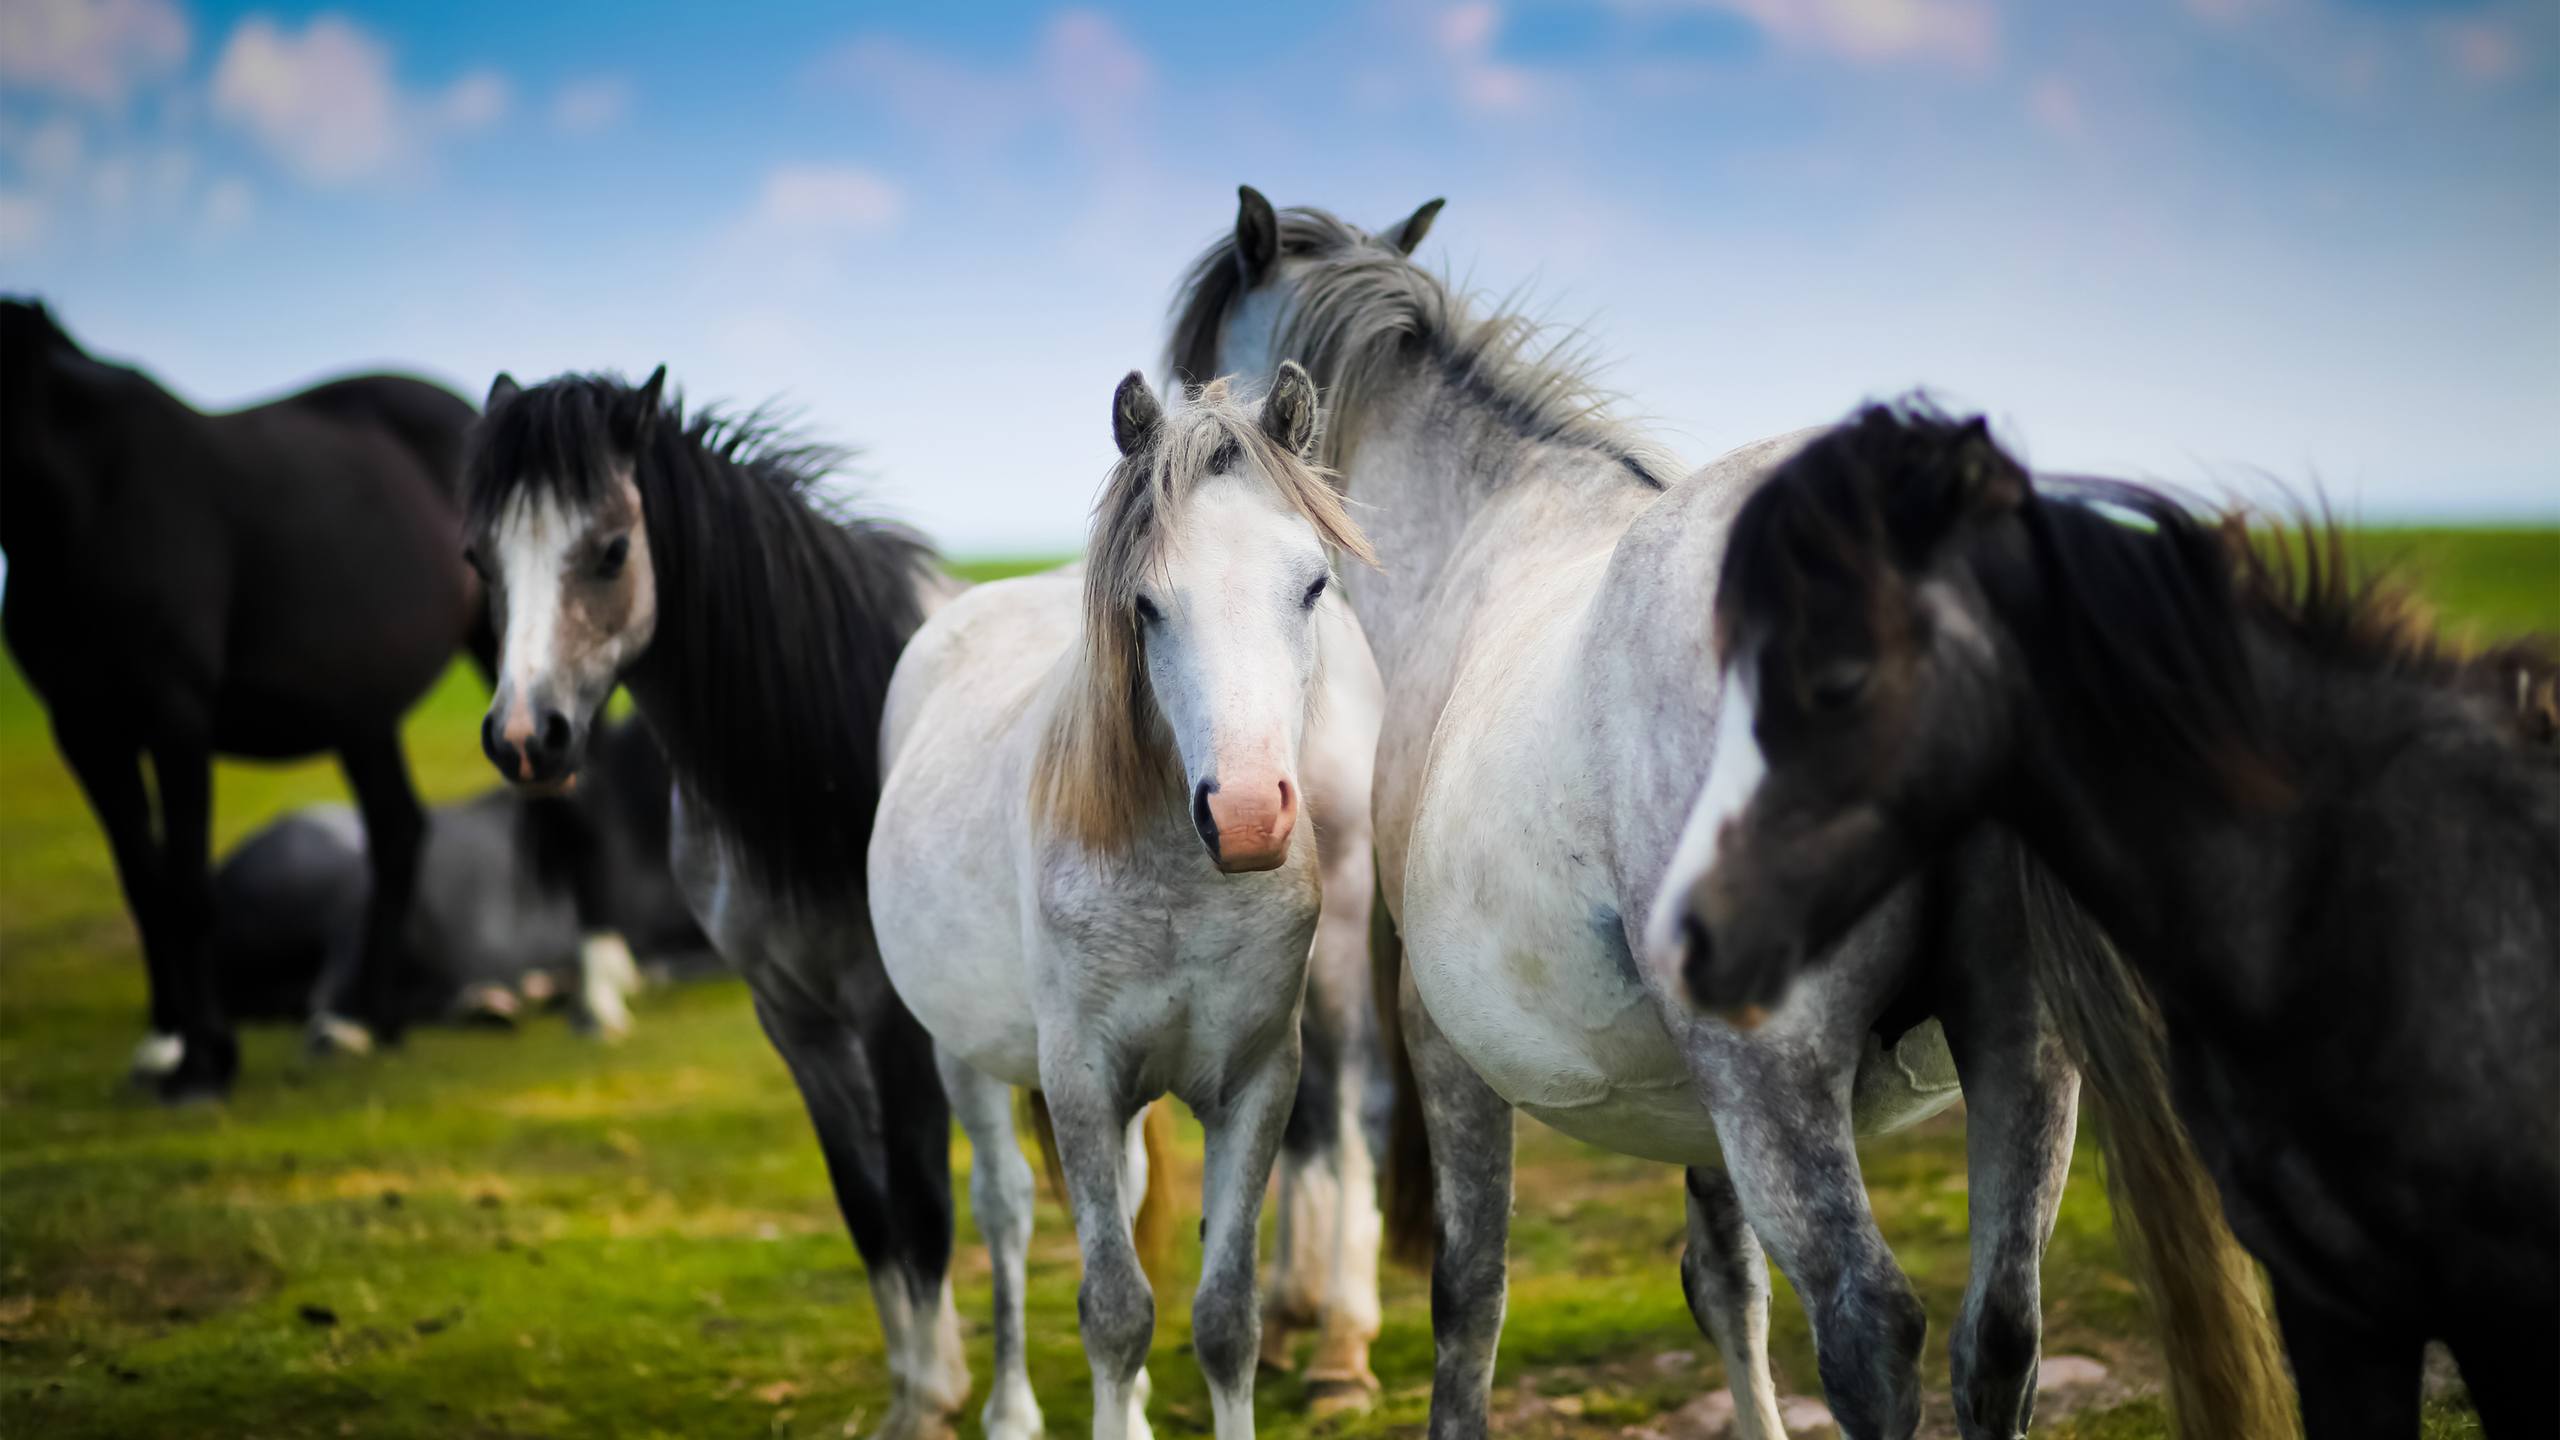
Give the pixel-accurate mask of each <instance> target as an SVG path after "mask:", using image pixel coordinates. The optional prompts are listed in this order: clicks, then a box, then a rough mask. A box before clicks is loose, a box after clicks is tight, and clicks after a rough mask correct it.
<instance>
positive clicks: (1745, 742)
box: [1644, 664, 1769, 991]
mask: <svg viewBox="0 0 2560 1440" xmlns="http://www.w3.org/2000/svg"><path fill="white" fill-rule="evenodd" d="M1716 694H1717V702H1716V744H1715V751H1714V753H1713V754H1712V755H1711V756H1709V758H1708V761H1707V781H1706V784H1705V786H1704V787H1703V788H1701V789H1700V790H1699V792H1698V803H1697V804H1696V805H1694V806H1692V807H1691V808H1690V810H1689V823H1688V824H1686V825H1684V826H1682V827H1681V830H1680V844H1679V847H1678V848H1677V849H1675V850H1673V851H1672V853H1671V869H1670V871H1669V872H1668V873H1666V874H1665V875H1664V876H1663V877H1662V888H1661V889H1660V890H1659V891H1658V892H1656V893H1655V895H1654V901H1653V914H1652V916H1651V917H1650V918H1649V919H1648V920H1647V921H1646V924H1645V929H1644V943H1645V955H1646V957H1647V958H1648V959H1649V960H1650V961H1651V963H1652V964H1653V966H1654V968H1655V969H1656V971H1658V972H1659V973H1660V975H1661V977H1662V979H1663V982H1664V983H1665V984H1666V985H1669V986H1671V987H1672V988H1673V990H1674V991H1677V989H1678V986H1679V978H1680V961H1681V954H1680V952H1681V948H1682V947H1681V942H1680V926H1681V921H1682V918H1683V916H1684V913H1685V912H1686V911H1687V909H1688V906H1689V892H1690V891H1691V890H1693V889H1695V888H1696V887H1697V884H1698V881H1700V880H1701V879H1703V878H1705V876H1706V874H1707V872H1708V871H1710V870H1712V869H1714V868H1715V863H1716V850H1717V846H1718V844H1719V842H1720V841H1721V840H1722V839H1723V836H1724V830H1725V827H1726V826H1728V825H1730V824H1732V823H1733V822H1734V821H1735V820H1738V819H1740V818H1741V816H1742V812H1743V811H1744V810H1745V809H1748V808H1749V807H1750V804H1751V797H1752V796H1753V795H1755V794H1758V793H1759V790H1760V782H1761V780H1762V779H1764V778H1765V777H1766V776H1767V775H1768V773H1769V766H1768V762H1767V761H1766V760H1765V759H1764V758H1763V757H1762V756H1761V754H1760V740H1759V737H1758V736H1756V735H1754V734H1752V724H1753V721H1754V719H1755V718H1756V715H1757V711H1758V707H1757V705H1756V703H1755V697H1754V696H1753V694H1752V687H1751V684H1750V682H1749V677H1748V675H1747V673H1746V672H1745V669H1744V667H1742V666H1741V665H1738V664H1737V665H1728V666H1726V667H1725V672H1724V681H1723V683H1722V684H1721V685H1720V686H1719V687H1718V688H1717V692H1716Z"/></svg>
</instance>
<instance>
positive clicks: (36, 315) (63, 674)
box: [0, 300, 485, 1101]
mask: <svg viewBox="0 0 2560 1440" xmlns="http://www.w3.org/2000/svg"><path fill="white" fill-rule="evenodd" d="M471 419H472V411H471V406H470V405H469V404H468V403H467V402H465V401H464V400H463V399H462V398H461V397H459V396H457V395H454V394H452V393H450V392H448V391H445V390H442V389H439V388H437V387H436V386H433V385H430V384H427V383H426V382H424V381H420V380H412V379H408V378H405V377H401V376H392V375H367V376H360V377H356V378H353V379H345V380H336V381H332V382H330V383H328V384H325V385H321V386H318V387H316V388H313V389H310V390H306V391H303V392H301V393H299V394H295V395H291V396H288V397H286V398H284V399H282V400H277V401H273V402H271V403H268V404H265V405H258V406H253V407H251V408H249V409H246V410H240V411H234V412H232V413H229V414H222V415H204V414H199V413H198V412H196V411H195V410H193V409H191V408H189V407H188V406H187V405H186V404H185V403H184V402H182V401H180V400H179V399H178V398H177V397H175V396H173V395H171V394H170V393H169V392H168V391H166V390H164V389H162V388H161V387H160V386H159V385H157V384H155V383H154V382H153V381H152V380H151V379H150V378H149V377H148V376H146V375H144V374H143V373H142V372H140V371H138V370H134V369H131V368H128V367H126V366H122V365H115V364H110V363H107V362H105V361H101V360H97V359H94V358H92V357H90V356H89V355H87V354H85V353H83V352H82V350H81V349H80V347H79V345H78V344H77V343H75V342H74V341H73V340H72V338H71V336H70V335H69V334H68V333H66V332H65V331H64V330H63V329H62V327H61V325H60V324H58V323H57V322H56V321H55V320H54V318H53V316H52V315H51V314H50V313H49V312H48V311H46V310H45V308H44V307H43V306H41V305H37V304H29V303H25V302H21V301H17V300H0V550H5V551H6V552H7V555H8V558H9V578H8V595H7V601H6V604H5V607H0V629H5V632H6V636H7V641H8V645H9V651H10V654H11V655H12V656H14V657H15V658H16V660H17V663H18V666H19V668H20V669H21V670H23V671H24V672H25V674H26V676H27V681H28V684H29V685H30V686H31V687H33V689H34V691H35V693H36V695H37V696H38V697H39V698H40V699H41V700H42V701H43V702H44V705H45V709H46V711H47V714H48V716H49V718H50V720H51V723H52V727H53V734H54V742H55V744H56V745H57V746H59V747H60V749H61V751H62V757H63V760H64V762H65V763H66V764H68V765H69V767H70V769H71V772H72V774H73V775H74V776H75V777H76V778H77V779H78V781H79V783H80V788H81V791H82V793H83V794H84V795H85V796H86V797H87V799H88V801H89V805H90V808H91V809H92V810H94V811H95V812H96V813H97V816H98V822H99V824H100V826H101V827H102V828H104V829H105V831H106V835H107V843H108V846H109V848H110V850H111V851H112V852H113V855H114V859H115V866H116V878H117V879H118V881H119V882H120V883H121V884H122V886H123V889H124V895H125V902H126V904H127V906H128V907H129V908H130V909H131V910H132V912H133V919H134V925H135V928H136V929H137V930H138V931H139V932H140V935H141V940H142V952H143V958H144V961H145V963H146V965H147V966H148V968H149V971H150V977H151V1016H150V1024H151V1036H150V1038H149V1039H148V1040H146V1041H145V1043H144V1045H143V1047H142V1050H141V1051H140V1053H139V1054H138V1056H137V1067H136V1068H137V1070H138V1071H139V1072H142V1073H143V1074H145V1075H147V1076H149V1077H150V1078H152V1079H154V1080H155V1081H156V1083H157V1085H158V1088H159V1092H160V1094H161V1096H162V1097H163V1098H164V1099H168V1100H172V1101H176V1100H189V1099H204V1098H214V1097H219V1096H221V1095H223V1094H224V1093H226V1092H227V1091H228V1090H229V1089H230V1086H231V1082H232V1078H233V1076H234V1074H235V1073H236V1072H237V1071H238V1069H239V1046H238V1042H237V1040H236V1039H235V1037H234V1036H233V1034H232V1029H231V1024H230V1021H229V1019H228V1018H227V1017H226V1016H225V1014H224V1013H223V1007H222V1003H221V999H220V987H219V984H218V980H217V977H216V975H215V973H214V969H213V965H212V961H211V954H210V951H209V949H208V943H209V940H210V935H211V926H212V918H213V917H212V889H211V886H210V883H209V873H210V865H209V853H208V852H209V845H210V829H211V825H212V819H213V758H214V756H216V755H217V754H221V755H238V756H244V757H247V758H250V759H257V760H289V759H298V758H300V757H303V756H307V755H312V754H317V753H320V752H324V751H334V752H336V754H337V756H338V759H339V763H340V765H341V766H342V768H343V769H344V771H345V773H346V778H347V783H348V785H349V787H350V788H351V789H352V790H353V791H354V793H355V800H356V806H357V809H358V810H359V812H360V813H361V814H362V815H363V817H364V827H365V832H366V834H367V836H368V845H367V853H368V855H369V856H370V859H371V866H370V870H371V874H370V881H371V889H370V897H371V898H370V901H369V903H368V905H367V907H366V912H365V917H364V922H363V943H362V944H361V945H360V946H358V947H356V948H355V949H354V950H353V951H351V952H350V958H351V959H352V961H353V962H354V963H353V964H352V965H351V966H350V967H349V971H350V973H344V974H341V975H338V976H335V977H332V983H331V985H330V987H329V991H328V993H327V994H326V995H324V996H323V997H322V1000H323V1009H324V1011H326V1012H328V1013H331V1014H336V1013H342V1012H343V1013H346V1014H351V1015H352V1016H354V1017H355V1018H356V1019H357V1020H359V1021H363V1022H368V1023H371V1024H373V1025H375V1026H378V1027H381V1028H382V1029H383V1030H385V1031H386V1032H388V1033H396V1031H397V1029H398V1024H397V1019H396V1003H395V1001H394V999H393V996H394V993H395V992H396V990H397V988H398V986H399V984H400V983H401V972H402V970H403V968H404V965H403V956H402V953H401V944H400V941H401V935H402V932H403V927H404V926H405V924H406V920H407V915H408V910H409V902H410V898H411V895H412V892H413V890H414V887H415V882H416V875H417V863H418V853H419V845H420V841H421V838H422V836H423V833H424V829H425V816H424V812H423V811H422V810H421V809H420V807H419V804H418V797H417V794H416V791H415V790H414V789H413V788H412V786H411V784H410V780H409V771H408V764H407V760H406V758H405V757H404V756H403V754H402V752H401V749H400V733H399V723H400V717H401V716H402V715H403V714H404V713H406V712H407V710H408V709H409V707H410V706H411V705H412V704H414V703H416V701H417V700H418V699H419V697H420V696H422V695H424V694H425V693H426V692H427V689H428V687H429V686H431V685H433V684H434V683H435V681H436V679H437V677H438V676H440V675H442V674H443V673H444V670H445V667H446V666H447V665H449V664H450V663H451V662H452V659H453V656H454V654H455V652H456V651H457V650H458V649H460V648H461V647H462V646H463V644H464V642H465V640H466V637H469V636H471V635H472V634H473V632H474V625H475V622H476V621H478V620H479V619H480V617H481V613H482V612H481V597H480V592H479V587H478V586H477V585H476V584H475V582H474V581H473V579H472V577H471V574H470V571H469V570H468V569H467V568H466V567H465V566H464V565H463V563H462V559H461V543H462V515H461V509H460V506H459V504H458V501H457V496H456V487H457V485H458V483H459V479H460V475H461V468H462V445H463V435H464V432H465V431H466V430H467V429H468V428H469V426H470V424H471ZM481 634H482V638H483V640H484V641H485V631H483V632H481ZM146 759H147V760H148V762H149V764H150V769H151V781H150V783H149V784H148V785H147V786H146V784H145V783H144V780H143V773H142V767H143V763H144V761H145V760H146ZM155 811H156V814H155Z"/></svg>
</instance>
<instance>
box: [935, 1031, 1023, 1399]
mask: <svg viewBox="0 0 2560 1440" xmlns="http://www.w3.org/2000/svg"><path fill="white" fill-rule="evenodd" d="M940 1065H941V1070H942V1088H943V1090H944V1091H945V1092H946V1093H948V1094H949V1095H950V1096H951V1109H952V1112H953V1113H954V1114H956V1115H958V1116H959V1117H960V1127H961V1128H962V1129H964V1130H966V1131H968V1132H969V1151H970V1156H971V1160H970V1165H969V1204H970V1207H971V1209H973V1210H974V1211H975V1212H976V1214H977V1217H978V1233H979V1235H981V1236H982V1237H984V1238H985V1240H986V1242H987V1259H988V1262H989V1264H990V1267H991V1268H992V1269H993V1270H994V1272H995V1283H994V1290H995V1295H994V1304H993V1309H994V1312H995V1359H996V1374H995V1386H994V1388H993V1389H992V1390H990V1391H989V1392H988V1394H987V1408H986V1410H985V1412H984V1413H983V1415H982V1416H981V1419H982V1421H983V1423H984V1424H985V1426H986V1431H987V1440H1030V1437H1032V1436H1034V1435H1037V1434H1039V1433H1040V1428H1041V1420H1040V1402H1039V1401H1038V1400H1036V1399H1034V1398H1033V1397H1032V1394H1031V1374H1030V1371H1029V1369H1028V1368H1027V1366H1026V1363H1025V1358H1024V1345H1023V1320H1022V1300H1023V1293H1024V1286H1025V1258H1026V1256H1027V1255H1028V1254H1029V1251H1030V1248H1031V1207H1032V1188H1031V1166H1030V1165H1029V1163H1027V1162H1026V1161H1024V1159H1023V1158H1022V1146H1021V1144H1020V1143H1019V1142H1018V1141H1016V1140H1015V1139H1014V1134H1013V1089H1012V1087H1011V1086H1009V1085H1006V1084H1005V1083H1004V1082H1003V1081H1001V1080H996V1079H993V1078H991V1077H989V1076H987V1075H986V1074H984V1073H982V1072H980V1071H979V1070H977V1069H975V1068H974V1067H972V1066H971V1065H970V1064H969V1063H968V1062H967V1061H965V1060H961V1059H959V1058H957V1057H956V1056H954V1055H952V1054H951V1053H950V1052H949V1051H947V1050H945V1051H943V1052H941V1055H940Z"/></svg>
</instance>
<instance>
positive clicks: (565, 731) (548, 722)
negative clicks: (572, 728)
mask: <svg viewBox="0 0 2560 1440" xmlns="http://www.w3.org/2000/svg"><path fill="white" fill-rule="evenodd" d="M542 748H543V749H544V750H546V751H549V752H550V753H551V754H554V755H558V754H562V753H564V752H566V751H567V750H568V748H569V717H568V716H566V715H563V714H561V713H560V712H559V711H557V710H546V711H544V712H543V714H542Z"/></svg>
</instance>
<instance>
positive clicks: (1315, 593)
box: [1298, 575, 1333, 610]
mask: <svg viewBox="0 0 2560 1440" xmlns="http://www.w3.org/2000/svg"><path fill="white" fill-rule="evenodd" d="M1332 579H1333V577H1332V576H1330V575H1319V576H1317V577H1316V580H1315V583H1314V584H1312V585H1309V586H1308V587H1307V593H1306V595H1305V596H1304V597H1302V598H1301V599H1300V600H1299V601H1298V603H1299V604H1300V605H1303V606H1305V607H1306V608H1307V609H1309V610H1313V609H1314V608H1316V602H1317V601H1318V600H1321V599H1323V598H1324V587H1325V586H1326V584H1327V583H1329V582H1330V581H1331V580H1332Z"/></svg>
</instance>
